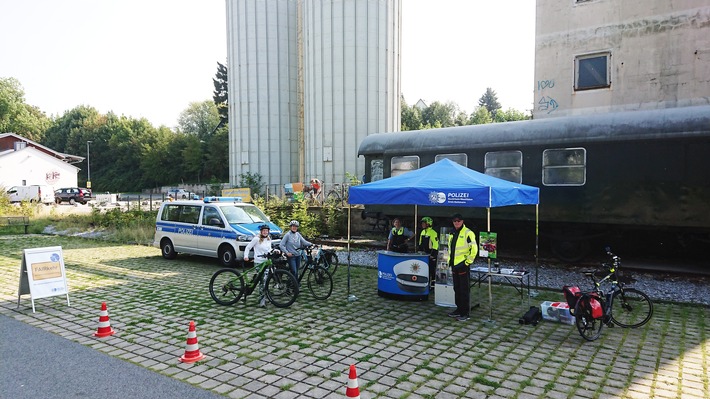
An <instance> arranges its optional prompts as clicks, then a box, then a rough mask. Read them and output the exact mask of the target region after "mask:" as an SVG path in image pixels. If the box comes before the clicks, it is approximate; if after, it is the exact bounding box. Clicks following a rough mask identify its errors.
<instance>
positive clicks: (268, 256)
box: [259, 249, 281, 259]
mask: <svg viewBox="0 0 710 399" xmlns="http://www.w3.org/2000/svg"><path fill="white" fill-rule="evenodd" d="M259 257H260V258H266V259H278V258H280V257H281V251H279V250H278V249H274V250H272V251H269V252H267V253H265V254H261V255H259Z"/></svg>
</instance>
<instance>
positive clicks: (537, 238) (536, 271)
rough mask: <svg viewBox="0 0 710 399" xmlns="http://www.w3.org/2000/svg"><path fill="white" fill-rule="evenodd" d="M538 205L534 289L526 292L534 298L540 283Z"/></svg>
mask: <svg viewBox="0 0 710 399" xmlns="http://www.w3.org/2000/svg"><path fill="white" fill-rule="evenodd" d="M539 210H540V205H539V204H535V289H534V290H532V291H529V290H528V296H529V297H532V298H535V297H536V296H538V295H539V292H538V291H537V290H538V289H539V288H540V283H539V280H538V269H539V261H540V252H539V248H540V216H539V215H540V214H539Z"/></svg>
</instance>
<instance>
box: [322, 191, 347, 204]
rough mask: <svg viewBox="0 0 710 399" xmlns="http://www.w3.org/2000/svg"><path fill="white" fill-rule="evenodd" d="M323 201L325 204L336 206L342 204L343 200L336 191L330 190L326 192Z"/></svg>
mask: <svg viewBox="0 0 710 399" xmlns="http://www.w3.org/2000/svg"><path fill="white" fill-rule="evenodd" d="M325 200H326V201H327V202H330V203H334V204H337V203H339V202H340V203H342V202H343V199H342V198H341V196H340V193H339V192H338V190H337V189H332V190H330V191H328V194H327V195H326V196H325Z"/></svg>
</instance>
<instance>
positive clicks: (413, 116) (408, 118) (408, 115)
mask: <svg viewBox="0 0 710 399" xmlns="http://www.w3.org/2000/svg"><path fill="white" fill-rule="evenodd" d="M401 101H402V111H401V117H402V126H401V130H402V131H403V132H404V131H407V130H419V129H421V128H422V113H421V111H419V108H417V106H416V105H412V106H411V107H410V106H409V105H408V104H407V102H406V101H404V96H401Z"/></svg>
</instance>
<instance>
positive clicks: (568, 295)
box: [562, 285, 582, 313]
mask: <svg viewBox="0 0 710 399" xmlns="http://www.w3.org/2000/svg"><path fill="white" fill-rule="evenodd" d="M562 293H564V294H565V300H566V301H567V305H569V310H570V312H571V313H574V307H575V306H577V299H579V297H580V296H582V292H581V291H579V287H576V286H569V285H565V286H564V287H562Z"/></svg>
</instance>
